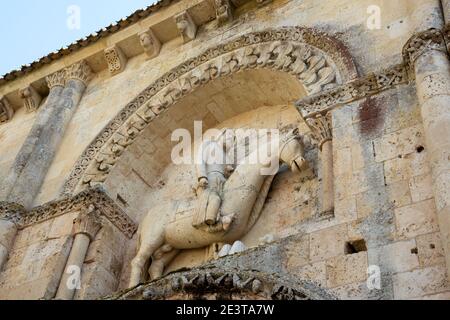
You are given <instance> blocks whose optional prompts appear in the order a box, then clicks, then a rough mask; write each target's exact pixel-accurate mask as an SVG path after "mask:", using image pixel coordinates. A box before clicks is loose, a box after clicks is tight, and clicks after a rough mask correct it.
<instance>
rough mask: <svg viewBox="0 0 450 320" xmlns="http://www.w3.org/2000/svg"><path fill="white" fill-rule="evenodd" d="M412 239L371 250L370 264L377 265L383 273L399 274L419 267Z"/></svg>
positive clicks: (414, 243)
mask: <svg viewBox="0 0 450 320" xmlns="http://www.w3.org/2000/svg"><path fill="white" fill-rule="evenodd" d="M416 249H417V246H416V241H415V240H414V239H411V240H408V241H399V242H394V243H392V244H388V245H385V246H382V247H378V248H373V249H371V250H370V252H369V257H370V263H371V264H374V265H378V266H379V267H380V268H381V270H382V271H383V272H388V273H400V272H405V271H410V270H413V269H416V268H418V267H419V259H418V256H417V253H416V251H415V250H416Z"/></svg>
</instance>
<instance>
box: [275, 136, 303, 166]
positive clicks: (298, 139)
mask: <svg viewBox="0 0 450 320" xmlns="http://www.w3.org/2000/svg"><path fill="white" fill-rule="evenodd" d="M304 150H305V147H304V144H303V139H302V136H301V135H300V133H299V130H298V129H297V128H295V129H293V130H291V131H289V132H288V133H287V134H286V135H285V136H284V139H282V141H281V143H280V155H279V158H280V161H281V162H283V163H285V164H287V165H289V167H290V168H291V170H292V172H295V173H300V172H302V171H304V170H306V169H307V168H308V162H307V161H306V160H305V158H304Z"/></svg>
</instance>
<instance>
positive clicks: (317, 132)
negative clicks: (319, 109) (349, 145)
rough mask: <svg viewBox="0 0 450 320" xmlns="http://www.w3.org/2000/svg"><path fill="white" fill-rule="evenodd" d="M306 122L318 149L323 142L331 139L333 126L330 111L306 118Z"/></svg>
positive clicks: (320, 148)
mask: <svg viewBox="0 0 450 320" xmlns="http://www.w3.org/2000/svg"><path fill="white" fill-rule="evenodd" d="M306 124H307V125H308V127H309V128H310V129H311V132H312V135H313V138H314V139H315V140H316V141H317V143H318V146H319V150H322V146H323V144H324V143H325V142H327V141H331V140H333V128H332V125H331V113H330V112H328V113H327V114H324V115H322V114H318V115H316V116H314V117H311V118H308V119H306Z"/></svg>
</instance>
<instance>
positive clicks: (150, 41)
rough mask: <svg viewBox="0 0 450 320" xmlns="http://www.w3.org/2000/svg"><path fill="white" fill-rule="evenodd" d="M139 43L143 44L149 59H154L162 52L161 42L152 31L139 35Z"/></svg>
mask: <svg viewBox="0 0 450 320" xmlns="http://www.w3.org/2000/svg"><path fill="white" fill-rule="evenodd" d="M138 36H139V41H140V42H141V46H142V48H144V52H145V54H146V55H147V56H148V58H149V59H152V58H154V57H156V56H158V55H159V52H160V51H161V42H160V41H159V39H158V38H157V37H156V36H155V34H154V32H153V31H152V29H149V30H147V31H144V32H141V33H139V34H138Z"/></svg>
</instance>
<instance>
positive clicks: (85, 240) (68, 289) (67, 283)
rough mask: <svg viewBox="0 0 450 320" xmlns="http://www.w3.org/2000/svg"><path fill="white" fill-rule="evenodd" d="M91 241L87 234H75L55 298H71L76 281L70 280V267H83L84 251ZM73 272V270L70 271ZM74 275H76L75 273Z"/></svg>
mask: <svg viewBox="0 0 450 320" xmlns="http://www.w3.org/2000/svg"><path fill="white" fill-rule="evenodd" d="M90 243H91V239H90V238H89V236H88V235H86V234H84V233H79V234H77V235H76V236H75V239H74V241H73V245H72V250H71V251H70V255H69V258H68V259H67V264H66V268H65V270H64V273H63V275H62V278H61V282H60V284H59V288H58V292H57V293H56V299H62V300H72V299H73V297H74V295H75V291H76V289H77V287H76V283H74V282H73V281H72V280H71V277H73V276H74V274H71V273H69V272H71V268H73V266H75V267H76V268H78V270H80V275H81V270H82V267H83V263H84V259H85V257H86V253H87V251H88V248H89V245H90ZM72 272H73V271H72ZM75 276H76V275H75Z"/></svg>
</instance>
